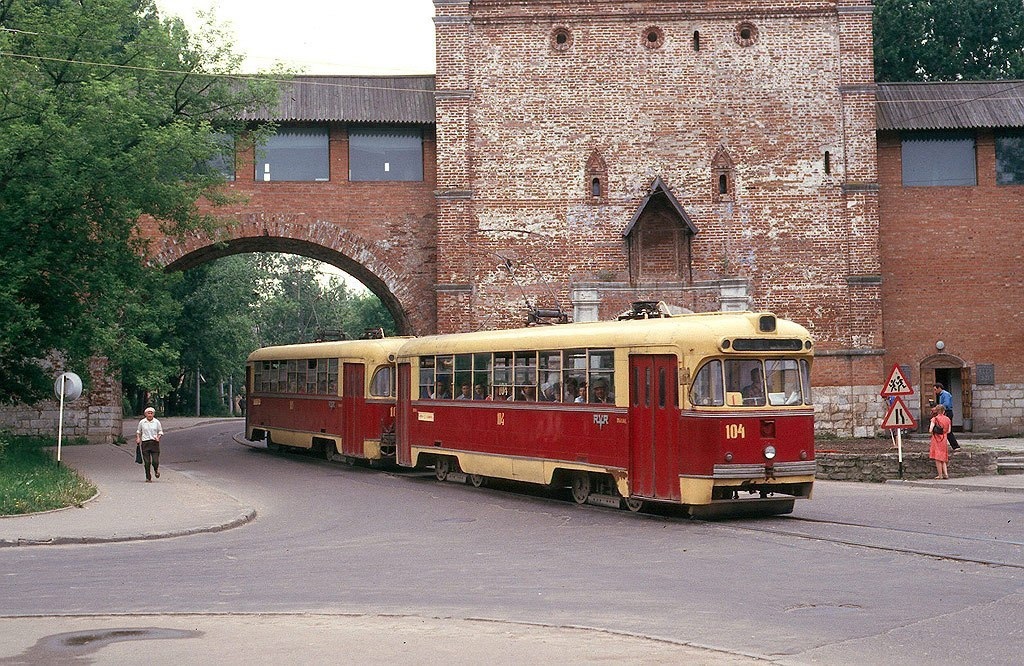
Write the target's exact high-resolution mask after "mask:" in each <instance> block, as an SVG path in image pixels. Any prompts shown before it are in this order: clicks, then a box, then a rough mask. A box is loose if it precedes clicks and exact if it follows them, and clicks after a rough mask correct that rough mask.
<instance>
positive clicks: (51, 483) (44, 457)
mask: <svg viewBox="0 0 1024 666" xmlns="http://www.w3.org/2000/svg"><path fill="white" fill-rule="evenodd" d="M56 444H57V442H56V440H54V439H51V438H46V437H24V436H18V435H11V434H8V433H4V432H0V516H11V515H19V514H23V513H34V512H36V511H49V510H50V509H60V508H63V507H66V506H77V505H80V504H81V503H82V502H84V501H85V500H87V499H89V498H90V497H92V496H93V495H95V494H96V486H94V485H93V484H91V483H89V481H87V480H86V479H84V478H82V477H81V476H79V475H78V473H77V472H76V471H75V470H73V469H71V468H70V467H67V466H66V465H63V464H61V465H58V464H57V461H56V460H55V459H54V455H53V453H52V452H50V451H47V450H46V448H47V447H51V446H56Z"/></svg>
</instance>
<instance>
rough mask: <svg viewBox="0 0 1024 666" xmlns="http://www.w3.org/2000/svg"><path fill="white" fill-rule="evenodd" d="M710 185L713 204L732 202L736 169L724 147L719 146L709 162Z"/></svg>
mask: <svg viewBox="0 0 1024 666" xmlns="http://www.w3.org/2000/svg"><path fill="white" fill-rule="evenodd" d="M711 175H712V177H713V178H714V182H713V184H712V189H711V192H712V196H711V200H712V202H714V203H722V202H723V201H732V200H733V197H734V195H735V193H736V167H735V166H734V165H733V162H732V158H731V157H729V151H727V150H726V149H725V146H719V147H718V152H717V153H715V157H714V158H713V159H712V160H711Z"/></svg>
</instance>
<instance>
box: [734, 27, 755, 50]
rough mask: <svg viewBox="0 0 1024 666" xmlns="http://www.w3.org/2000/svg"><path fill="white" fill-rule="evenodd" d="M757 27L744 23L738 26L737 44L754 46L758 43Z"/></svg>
mask: <svg viewBox="0 0 1024 666" xmlns="http://www.w3.org/2000/svg"><path fill="white" fill-rule="evenodd" d="M757 37H758V33H757V26H755V25H754V24H753V23H750V22H749V21H744V22H743V23H740V24H739V25H737V26H736V43H737V44H739V45H740V46H753V45H754V44H756V43H757Z"/></svg>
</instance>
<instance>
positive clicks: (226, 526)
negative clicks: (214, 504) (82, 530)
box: [0, 509, 256, 548]
mask: <svg viewBox="0 0 1024 666" xmlns="http://www.w3.org/2000/svg"><path fill="white" fill-rule="evenodd" d="M255 519H256V509H249V511H248V512H246V513H245V514H243V515H241V516H238V517H236V518H232V519H231V520H229V521H227V522H225V523H220V524H218V525H206V526H202V527H188V528H184V529H180V530H172V531H169V532H152V533H148V534H133V535H125V536H118V537H102V536H97V537H54V538H52V539H40V540H29V539H0V548H10V547H15V546H63V545H69V544H78V545H81V544H90V543H125V542H129V541H153V540H156V539H173V538H174V537H180V536H190V535H194V534H205V533H213V532H223V531H225V530H230V529H233V528H235V527H240V526H242V525H245V524H246V523H249V522H252V521H253V520H255Z"/></svg>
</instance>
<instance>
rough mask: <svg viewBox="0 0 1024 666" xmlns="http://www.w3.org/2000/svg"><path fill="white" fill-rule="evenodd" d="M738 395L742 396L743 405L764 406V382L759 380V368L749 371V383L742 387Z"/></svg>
mask: <svg viewBox="0 0 1024 666" xmlns="http://www.w3.org/2000/svg"><path fill="white" fill-rule="evenodd" d="M740 393H742V394H743V404H744V405H762V404H764V381H763V380H762V379H761V368H751V369H750V383H749V384H747V385H746V386H744V387H743V388H742V389H741V390H740Z"/></svg>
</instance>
